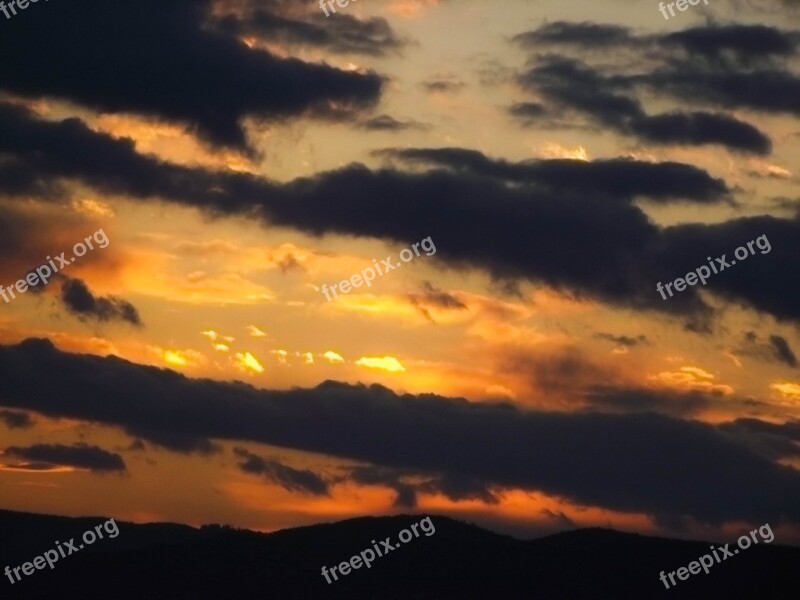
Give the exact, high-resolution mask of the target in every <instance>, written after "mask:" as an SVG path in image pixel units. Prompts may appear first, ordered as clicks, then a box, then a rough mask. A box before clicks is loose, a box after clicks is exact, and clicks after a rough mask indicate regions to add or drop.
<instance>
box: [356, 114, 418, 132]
mask: <svg viewBox="0 0 800 600" xmlns="http://www.w3.org/2000/svg"><path fill="white" fill-rule="evenodd" d="M358 126H359V127H360V128H361V129H366V130H367V131H405V130H408V129H425V128H426V126H425V125H423V124H422V123H418V122H417V121H414V120H413V119H409V120H405V121H398V120H397V119H395V118H394V117H391V116H389V115H380V116H377V117H373V118H371V119H367V120H366V121H361V123H359V124H358Z"/></svg>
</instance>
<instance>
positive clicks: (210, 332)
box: [200, 329, 219, 342]
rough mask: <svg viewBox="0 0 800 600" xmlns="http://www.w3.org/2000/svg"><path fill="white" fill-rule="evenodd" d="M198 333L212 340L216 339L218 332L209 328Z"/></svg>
mask: <svg viewBox="0 0 800 600" xmlns="http://www.w3.org/2000/svg"><path fill="white" fill-rule="evenodd" d="M200 335H204V336H206V337H207V338H208V339H210V340H211V341H212V342H213V341H216V339H217V338H218V337H219V334H218V333H217V332H216V331H213V330H211V329H209V330H208V331H201V332H200Z"/></svg>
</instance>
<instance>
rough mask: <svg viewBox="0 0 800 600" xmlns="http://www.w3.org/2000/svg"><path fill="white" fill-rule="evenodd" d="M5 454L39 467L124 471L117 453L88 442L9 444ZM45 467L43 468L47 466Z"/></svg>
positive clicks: (103, 471)
mask: <svg viewBox="0 0 800 600" xmlns="http://www.w3.org/2000/svg"><path fill="white" fill-rule="evenodd" d="M4 455H5V456H9V457H13V458H17V459H19V460H25V461H28V460H30V461H35V462H36V463H38V466H39V467H44V465H47V467H55V466H65V467H75V468H77V469H88V470H90V471H94V472H98V473H105V472H111V471H126V470H127V469H126V467H125V461H123V460H122V457H121V456H120V455H119V454H115V453H113V452H107V451H106V450H103V449H102V448H99V447H98V446H90V445H88V444H73V445H72V446H65V445H63V444H34V445H33V446H27V447H20V446H9V447H8V448H6V449H5V451H4ZM47 467H45V468H47Z"/></svg>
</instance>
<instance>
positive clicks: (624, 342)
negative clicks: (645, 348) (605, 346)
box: [594, 333, 647, 346]
mask: <svg viewBox="0 0 800 600" xmlns="http://www.w3.org/2000/svg"><path fill="white" fill-rule="evenodd" d="M594 337H595V338H597V339H598V340H607V341H609V342H614V343H615V344H619V345H620V346H637V345H639V344H646V343H647V338H646V337H645V336H643V335H637V336H636V337H635V338H632V337H628V336H627V335H613V334H611V333H595V334H594Z"/></svg>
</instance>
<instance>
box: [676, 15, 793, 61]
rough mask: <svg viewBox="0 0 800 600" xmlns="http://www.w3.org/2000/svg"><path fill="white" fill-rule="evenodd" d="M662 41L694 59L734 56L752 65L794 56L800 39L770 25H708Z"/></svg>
mask: <svg viewBox="0 0 800 600" xmlns="http://www.w3.org/2000/svg"><path fill="white" fill-rule="evenodd" d="M661 40H662V43H663V44H664V45H665V46H667V47H670V46H679V47H681V48H683V49H684V50H686V51H687V52H690V53H692V55H693V56H696V55H698V54H700V55H702V56H705V57H706V58H709V59H714V60H723V59H725V58H726V56H727V55H731V54H733V55H734V58H736V59H737V60H738V61H745V62H749V61H752V60H753V59H754V58H755V57H773V56H789V55H792V54H794V53H795V51H796V49H797V44H798V41H800V37H798V34H797V33H796V32H787V31H781V30H780V29H776V28H774V27H769V26H767V25H743V24H730V25H713V24H709V25H707V26H705V27H692V28H689V29H684V30H683V31H676V32H673V33H669V34H667V35H665V36H664V37H663V38H661Z"/></svg>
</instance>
